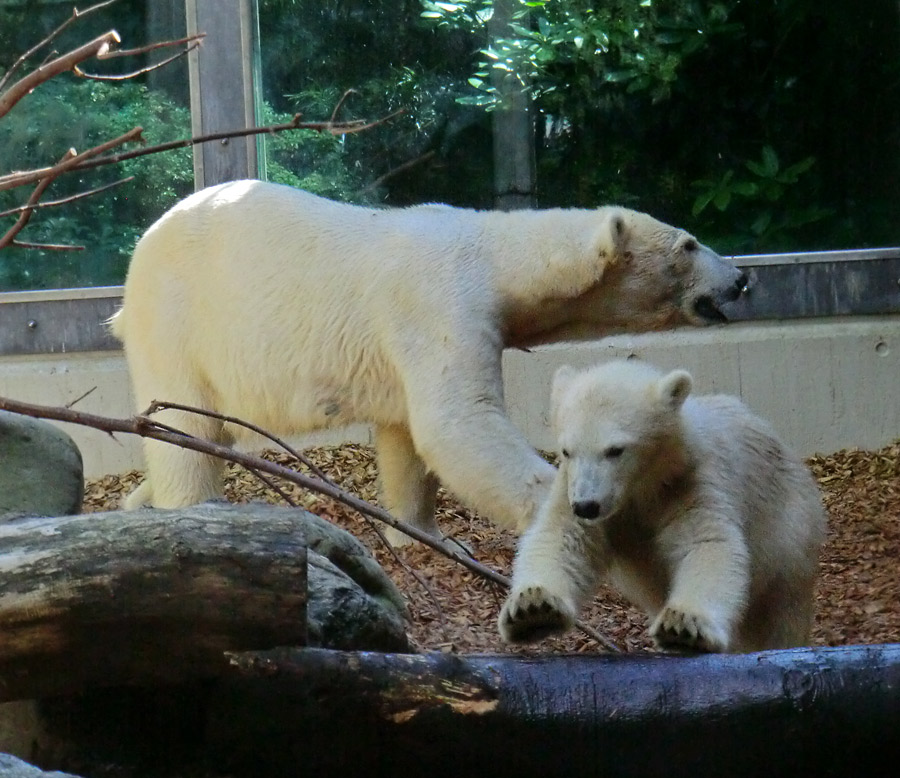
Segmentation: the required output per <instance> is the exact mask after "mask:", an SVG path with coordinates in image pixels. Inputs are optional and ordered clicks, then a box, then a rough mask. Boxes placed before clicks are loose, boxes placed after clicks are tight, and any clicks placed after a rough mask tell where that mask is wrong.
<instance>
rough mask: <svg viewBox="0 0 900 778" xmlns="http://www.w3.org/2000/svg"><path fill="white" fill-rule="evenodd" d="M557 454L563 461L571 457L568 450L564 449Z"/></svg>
mask: <svg viewBox="0 0 900 778" xmlns="http://www.w3.org/2000/svg"><path fill="white" fill-rule="evenodd" d="M559 453H560V454H562V455H563V459H568V458H569V457H570V456H571V455H570V454H569V449H567V448H564V449H563V450H562V451H560V452H559Z"/></svg>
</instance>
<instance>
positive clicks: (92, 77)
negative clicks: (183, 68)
mask: <svg viewBox="0 0 900 778" xmlns="http://www.w3.org/2000/svg"><path fill="white" fill-rule="evenodd" d="M194 37H203V36H202V35H201V36H194ZM155 45H156V46H166V45H170V42H169V41H166V42H165V43H158V44H155ZM199 46H200V42H199V41H197V42H195V43H192V44H191V45H190V46H188V47H187V48H186V49H185V50H184V51H179V52H178V53H177V54H173V55H172V56H171V57H168V58H166V59H164V60H161V61H159V62H154V63H153V64H152V65H147V66H146V67H143V68H140V69H138V70H133V71H131V72H130V73H116V74H104V73H86V72H85V71H83V70H82V69H81V68H80V67H78V65H76V66H75V67H73V68H72V72H73V73H74V74H75V75H76V76H78V77H79V78H86V79H88V80H89V81H128V80H129V79H132V78H137V77H138V76H143V75H146V74H147V73H152V72H153V71H154V70H159V69H160V68H163V67H165V66H166V65H168V64H169V63H170V62H174V61H175V60H177V59H181V58H182V57H185V56H187V55H188V54H190V53H191V52H192V51H193V50H194V49H196V48H198V47H199ZM145 48H146V47H145ZM131 51H138V49H132V50H131ZM121 53H122V52H111V53H110V54H108V55H107V56H106V57H98V59H108V58H109V57H111V56H114V55H116V54H121Z"/></svg>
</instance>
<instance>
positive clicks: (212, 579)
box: [0, 511, 307, 701]
mask: <svg viewBox="0 0 900 778" xmlns="http://www.w3.org/2000/svg"><path fill="white" fill-rule="evenodd" d="M296 530H297V527H295V526H294V523H293V522H292V521H291V520H290V519H289V518H287V516H286V517H285V518H283V519H281V520H278V521H273V522H265V523H263V522H254V521H250V520H246V519H241V517H239V516H236V515H235V516H232V517H230V518H229V519H228V520H227V521H224V520H218V521H217V520H215V519H213V518H212V517H210V516H205V515H202V514H201V513H199V512H198V513H197V514H196V515H192V514H190V513H184V514H180V516H179V518H177V519H175V520H173V519H172V517H171V516H165V515H163V516H160V515H157V514H154V513H153V512H150V511H147V512H143V511H133V512H128V513H124V512H114V513H105V514H85V515H81V516H70V517H65V518H29V519H17V520H14V521H11V522H9V523H6V524H2V525H0V701H6V700H14V699H22V698H32V697H45V696H48V695H56V694H62V693H69V692H76V691H81V690H85V689H90V688H95V687H102V686H110V685H114V684H141V683H143V684H147V683H151V682H160V681H165V682H171V681H180V680H187V679H196V678H203V677H210V676H214V675H218V674H219V673H220V672H221V671H222V670H223V668H224V667H225V666H226V665H227V661H226V659H225V656H224V653H223V652H225V651H228V650H232V651H235V650H243V649H264V648H273V647H274V646H280V645H282V646H283V645H304V644H305V639H306V596H307V590H306V560H307V554H306V546H305V544H304V534H303V533H302V532H298V531H296Z"/></svg>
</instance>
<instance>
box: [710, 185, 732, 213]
mask: <svg viewBox="0 0 900 778" xmlns="http://www.w3.org/2000/svg"><path fill="white" fill-rule="evenodd" d="M729 203H731V192H730V191H729V190H728V189H722V190H720V191H718V192H716V196H715V197H714V198H713V205H714V206H716V208H717V209H718V210H720V211H724V210H725V209H726V208H727V207H728V205H729Z"/></svg>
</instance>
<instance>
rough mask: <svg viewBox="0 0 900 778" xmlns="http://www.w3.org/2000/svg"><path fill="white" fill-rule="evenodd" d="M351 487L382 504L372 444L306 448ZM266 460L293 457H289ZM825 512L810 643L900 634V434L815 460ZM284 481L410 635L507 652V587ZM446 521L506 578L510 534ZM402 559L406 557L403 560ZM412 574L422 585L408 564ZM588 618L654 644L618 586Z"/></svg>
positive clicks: (97, 488)
mask: <svg viewBox="0 0 900 778" xmlns="http://www.w3.org/2000/svg"><path fill="white" fill-rule="evenodd" d="M306 453H307V455H308V456H310V458H311V459H312V460H313V461H314V462H315V463H316V464H317V465H318V466H319V467H320V468H322V469H323V470H324V471H325V472H326V473H327V474H328V475H329V476H330V477H331V478H332V479H333V480H335V481H336V482H337V483H338V484H339V485H340V486H342V487H343V488H344V489H346V490H347V491H350V492H353V493H354V494H357V495H359V496H361V497H363V498H364V499H366V500H369V501H372V502H376V501H377V497H376V479H377V472H376V466H375V461H374V457H373V453H372V451H371V449H370V448H368V447H365V446H358V445H346V446H340V447H326V448H318V449H314V450H310V451H307V452H306ZM266 456H267V457H268V458H271V459H274V460H276V461H279V462H281V463H282V464H286V465H291V464H292V463H291V460H290V458H289V457H287V456H286V455H282V454H278V453H275V452H267V453H266ZM808 464H809V466H810V468H811V469H812V472H813V474H814V475H815V477H816V479H817V480H818V482H819V484H820V486H821V489H822V494H823V500H824V503H825V506H826V509H827V511H828V517H829V528H828V539H827V542H826V545H825V548H824V549H823V553H822V558H821V576H820V579H819V584H818V588H817V593H816V619H815V626H814V629H813V635H812V640H811V643H812V644H813V645H819V646H834V645H850V644H861V643H891V642H897V641H898V640H900V565H898V552H900V442H898V443H895V444H894V445H891V446H887V447H885V448H883V449H881V450H878V451H858V450H855V449H853V450H845V451H839V452H837V453H834V454H829V455H822V456H815V457H812V458H810V459H809V460H808ZM140 478H141V474H140V473H138V472H136V471H133V472H130V473H127V474H125V475H123V476H106V477H103V478H100V479H96V480H93V481H90V482H88V484H87V489H86V496H85V507H84V510H85V511H97V510H112V509H115V508H117V507H118V505H119V501H120V499H121V497H122V495H123V494H127V493H128V492H129V491H131V489H132V488H134V486H135V484H136V483H137V482H138V481H139V480H140ZM282 488H283V489H284V491H285V492H287V493H288V494H289V495H290V497H291V498H292V500H293V501H294V502H295V503H296V504H298V505H301V506H303V507H304V508H306V509H308V510H310V511H312V512H314V513H317V514H318V515H320V516H322V517H324V518H327V519H329V520H331V521H333V522H335V523H336V524H339V525H340V526H342V527H344V528H345V529H347V530H349V531H350V532H352V533H353V534H354V535H356V536H357V537H359V538H360V539H361V540H362V541H363V542H365V543H366V544H367V545H368V546H369V548H371V549H372V550H373V551H374V553H375V555H376V557H377V558H378V561H379V562H380V563H381V564H382V565H383V566H384V568H385V569H386V570H387V571H388V573H389V574H390V575H391V577H392V578H393V579H394V581H395V582H396V583H397V585H398V586H399V587H400V588H401V589H402V590H403V591H404V592H405V593H406V596H407V598H408V601H409V610H410V616H411V623H410V628H409V631H410V635H411V637H412V638H413V640H414V641H415V644H416V645H417V646H418V647H419V648H421V649H423V650H442V651H456V652H461V653H476V652H478V653H481V652H509V651H510V650H511V649H510V648H509V647H508V646H505V645H504V644H503V643H502V642H501V641H500V639H499V636H498V634H497V629H496V619H497V614H498V612H499V608H500V605H501V603H502V602H503V597H504V593H503V592H502V591H501V590H500V589H499V588H498V587H496V586H495V585H494V584H491V583H488V582H486V581H484V580H482V579H480V578H478V577H477V576H475V575H474V574H473V573H471V572H469V571H468V570H466V569H465V568H462V567H460V566H459V565H457V564H455V563H453V562H451V561H450V560H448V559H446V558H445V557H443V556H441V555H440V554H437V553H436V552H434V551H432V550H431V549H428V548H425V547H422V546H418V545H416V546H415V547H410V548H404V549H401V550H399V551H397V552H396V554H397V556H396V557H395V555H394V554H393V553H391V552H390V551H389V550H387V549H386V548H385V547H384V545H383V544H382V543H381V542H380V541H379V539H378V537H377V535H376V533H375V532H374V531H373V530H372V528H371V527H370V526H369V524H368V522H367V521H366V520H365V519H363V518H362V517H361V516H359V515H358V514H356V513H354V512H353V511H351V510H349V509H347V508H345V507H344V506H342V505H340V504H339V503H336V502H333V501H332V500H330V499H328V498H323V497H320V496H319V495H316V494H312V493H308V492H304V491H303V490H301V489H299V488H298V487H295V486H293V485H291V484H284V485H282ZM226 494H227V496H228V498H229V499H230V500H232V501H234V502H246V501H248V500H265V501H267V502H272V503H276V504H279V503H280V504H284V502H283V500H282V498H281V497H279V496H278V495H277V494H276V493H275V492H273V491H272V490H270V489H269V488H268V487H266V486H265V485H264V484H262V483H261V482H259V481H258V480H257V479H256V478H255V477H254V476H252V475H250V474H249V473H247V472H246V471H242V470H240V469H239V468H236V467H229V469H228V476H227V482H226ZM438 518H439V522H440V525H441V527H442V529H443V530H444V532H445V534H447V535H449V536H451V537H454V538H457V539H459V540H461V541H462V542H463V543H465V544H466V546H467V547H468V548H470V549H472V550H473V552H474V556H475V558H476V559H477V560H478V561H479V562H481V563H483V564H485V565H488V566H491V567H493V568H495V569H496V570H499V571H500V572H502V573H504V574H505V575H509V573H510V569H511V562H512V556H513V552H514V548H515V539H514V537H513V535H511V534H509V533H507V532H504V531H501V530H498V529H497V528H496V527H494V526H492V525H491V524H490V523H489V522H487V521H486V520H484V519H482V518H481V517H479V516H476V515H474V514H472V513H471V512H470V511H468V510H466V509H465V508H463V507H461V506H460V505H459V504H458V503H457V502H456V501H454V500H453V499H452V497H451V496H449V495H448V494H446V493H444V492H442V493H441V495H440V504H439V517H438ZM398 557H399V559H402V563H401V562H400V561H399V560H398ZM410 568H411V569H413V570H415V571H416V573H417V574H418V576H419V577H420V579H421V581H424V583H425V584H426V585H427V590H426V587H425V586H423V584H422V582H420V581H419V580H417V579H416V577H415V576H414V575H413V574H412V573H411V572H410V571H409V570H410ZM582 617H583V619H584V621H585V622H587V623H589V624H590V625H591V626H593V627H594V628H595V629H597V630H599V631H600V632H602V633H604V634H605V635H606V636H607V637H608V638H610V639H611V640H613V641H614V642H615V643H617V644H618V645H619V646H620V647H622V648H623V650H627V651H633V650H639V649H649V648H652V645H651V643H650V642H649V641H648V639H647V637H646V626H647V625H646V620H645V618H644V616H643V614H641V613H640V612H639V611H637V610H636V609H634V608H632V607H630V606H629V605H628V604H627V603H626V602H625V601H624V600H623V599H622V598H620V597H619V596H618V595H617V594H616V593H615V592H614V591H611V590H603V591H601V592H600V593H599V595H598V596H597V597H596V598H595V599H594V602H593V603H592V605H591V607H590V608H589V609H587V610H586V611H585V613H584V614H583V616H582ZM518 650H519V651H527V652H529V653H536V652H596V651H600V650H601V648H600V647H599V646H598V645H597V643H596V642H594V641H593V640H592V639H590V638H588V637H586V636H584V635H582V634H581V633H579V632H577V631H573V632H572V633H570V634H568V635H566V636H563V637H559V638H549V639H547V640H545V641H543V642H541V643H539V644H536V645H535V646H532V647H529V648H528V649H518Z"/></svg>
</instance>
